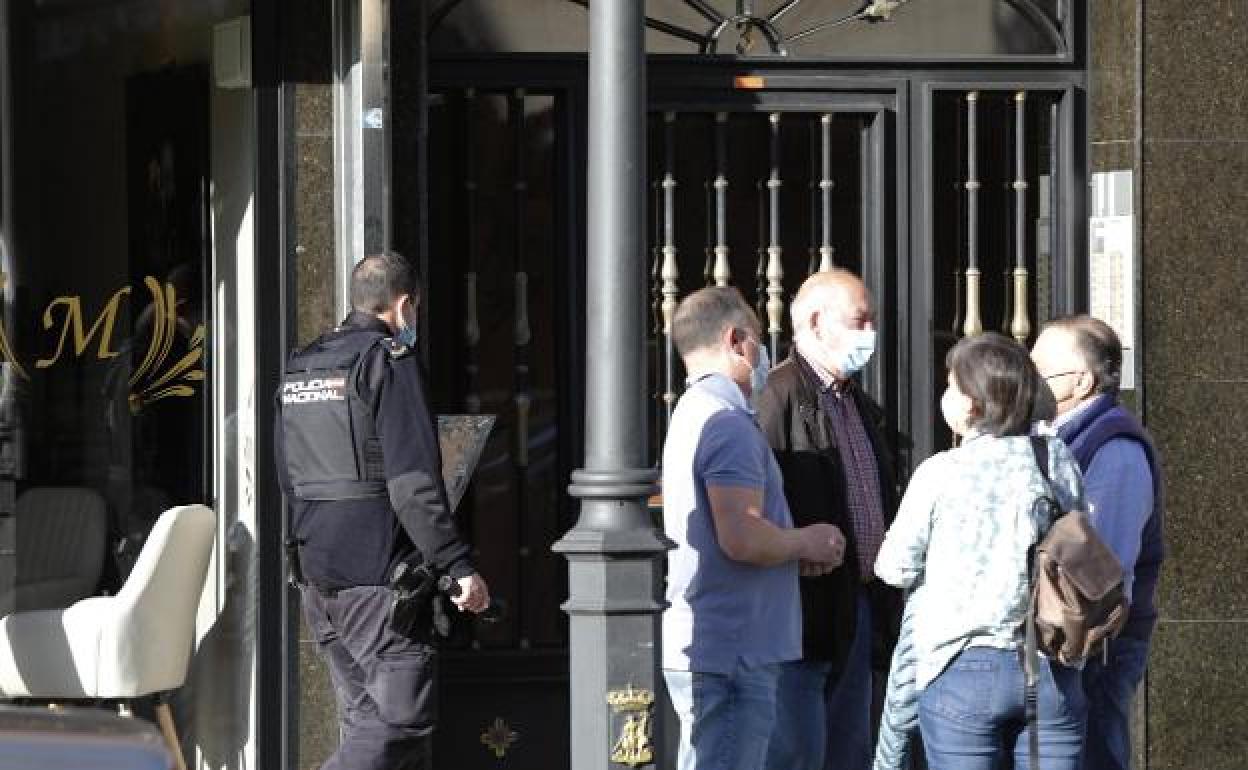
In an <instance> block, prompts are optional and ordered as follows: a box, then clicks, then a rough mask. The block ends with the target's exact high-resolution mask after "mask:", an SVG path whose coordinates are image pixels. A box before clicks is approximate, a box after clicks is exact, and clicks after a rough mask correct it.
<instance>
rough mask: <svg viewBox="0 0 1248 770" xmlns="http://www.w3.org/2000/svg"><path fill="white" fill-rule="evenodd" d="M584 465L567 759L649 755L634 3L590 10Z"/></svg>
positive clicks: (571, 571)
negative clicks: (569, 752) (568, 752)
mask: <svg viewBox="0 0 1248 770" xmlns="http://www.w3.org/2000/svg"><path fill="white" fill-rule="evenodd" d="M589 24H590V46H589V179H588V203H587V210H588V219H589V222H588V227H589V231H588V240H587V243H588V253H587V256H586V259H587V266H586V307H587V312H586V351H587V366H586V377H585V466H584V467H583V468H582V469H580V470H578V471H575V472H573V474H572V484H571V486H570V487H569V489H568V491H569V493H570V494H571V495H572V496H573V497H576V498H579V499H580V501H581V506H580V517H579V519H578V520H577V523H576V526H575V527H573V528H572V529H571V530H569V531H568V532H567V533H566V534H565V535H564V537H563V538H562V539H561V540H560V541H559V542H558V543H556V544H555V546H554V550H555V551H556V552H558V553H561V554H563V555H564V556H565V557H566V558H567V560H568V588H569V598H568V601H567V602H566V603H565V604H564V605H563V609H564V611H565V612H567V613H568V615H569V616H570V646H571V652H570V655H571V659H570V688H571V725H570V726H569V727H570V734H571V750H572V756H571V760H572V762H571V766H572V767H574V768H577V770H593V769H595V768H603V769H604V770H605V768H610V767H614V766H619V765H624V766H632V767H650V766H653V765H654V764H655V762H656V761H657V759H658V757H657V749H656V748H655V747H656V744H657V743H658V736H657V735H656V733H655V729H654V728H655V727H656V725H657V719H656V710H657V706H658V704H657V696H658V689H659V687H660V685H659V682H658V679H659V668H658V655H659V646H658V645H659V622H660V615H661V613H662V610H663V606H664V605H663V602H662V600H661V585H660V583H661V576H662V572H661V561H660V559H661V557H662V555H663V554H664V552H665V551H666V550H667V548H668V547H670V542H669V541H667V539H666V538H664V537H663V536H662V534H661V533H660V532H658V531H657V530H656V529H655V527H654V524H653V522H652V521H651V519H650V516H649V513H648V511H647V508H646V499H647V498H648V497H649V496H650V495H651V494H653V493H654V491H655V481H656V479H657V472H656V471H655V469H654V468H652V467H648V462H647V432H646V431H647V421H646V401H645V394H646V360H645V355H644V340H645V333H646V332H645V329H646V327H645V323H646V319H645V302H644V298H645V297H646V283H645V281H646V265H645V261H644V257H645V252H646V244H645V242H644V241H643V238H644V234H645V210H644V208H643V207H644V203H645V175H646V162H645V134H644V130H645V120H646V102H645V49H644V27H643V15H642V3H639V2H637V0H595V2H594V3H592V4H591V5H590V21H589Z"/></svg>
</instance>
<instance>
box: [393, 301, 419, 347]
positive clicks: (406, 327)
mask: <svg viewBox="0 0 1248 770" xmlns="http://www.w3.org/2000/svg"><path fill="white" fill-rule="evenodd" d="M408 307H410V308H412V313H413V314H415V312H416V306H415V305H413V304H412V303H411V301H410V300H408V299H404V301H403V303H402V304H401V305H400V306H399V324H400V325H399V331H398V332H397V333H395V335H394V341H395V342H397V343H399V344H400V345H402V346H404V347H406V348H410V349H412V350H415V349H416V339H417V335H416V323H415V322H409V321H408V320H407V313H405V312H404V311H405V310H406V309H407V308H408Z"/></svg>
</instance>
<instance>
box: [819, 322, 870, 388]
mask: <svg viewBox="0 0 1248 770" xmlns="http://www.w3.org/2000/svg"><path fill="white" fill-rule="evenodd" d="M844 335H845V342H846V348H845V349H844V350H842V351H840V352H839V353H835V354H832V360H831V361H830V362H829V363H830V364H831V365H832V366H833V367H834V368H835V369H836V370H837V371H839V372H840V373H841V374H842V375H843V376H845V377H852V376H853V375H855V374H857V373H858V372H860V371H862V368H863V367H864V366H866V365H867V362H868V361H870V360H871V356H872V354H874V353H875V329H845V330H844ZM829 352H830V351H829Z"/></svg>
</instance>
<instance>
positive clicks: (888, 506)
mask: <svg viewBox="0 0 1248 770" xmlns="http://www.w3.org/2000/svg"><path fill="white" fill-rule="evenodd" d="M792 314H793V336H794V343H795V348H796V350H795V352H794V353H793V354H792V355H791V356H789V357H788V358H787V359H786V360H785V361H784V362H782V363H781V364H780V365H779V366H777V367H776V368H775V369H773V370H772V372H771V376H770V377H769V378H768V380H767V386H766V388H764V390H763V393H762V396H761V398H760V399H759V401H758V412H759V415H758V416H759V424H760V425H761V426H762V428H763V431H764V433H766V435H767V440H768V443H770V444H771V448H772V450H773V451H774V452H775V455H776V459H777V461H778V462H779V464H780V470H781V473H782V475H783V476H784V491H785V495H786V497H787V498H788V501H789V508H790V510H791V512H792V514H793V521H794V524H795V525H797V526H801V525H804V524H810V523H814V522H827V523H830V524H832V525H835V526H836V527H838V528H839V529H840V530H842V531H843V532H844V534H845V539H846V542H847V546H846V552H845V562H844V564H843V565H842V566H841V567H840V568H839V569H837V570H834V571H832V572H831V573H829V574H827V575H820V576H804V577H802V579H801V580H800V592H801V599H802V627H803V634H802V659H801V660H799V661H796V662H793V663H787V664H785V665H784V666H783V667H782V669H783V670H782V672H781V675H780V685H779V689H778V692H777V698H776V701H777V714H776V725H777V729H776V732H775V733H774V734H773V736H772V742H771V747H770V749H769V751H768V757H767V767H768V768H774V769H775V770H781V769H783V770H795V769H796V770H823V769H824V768H846V769H847V770H863V769H864V768H866V767H868V766H869V765H870V762H871V752H872V748H873V744H874V741H873V738H872V729H871V724H872V718H871V717H872V712H873V709H875V708H876V707H877V704H876V703H875V702H873V701H875V700H876V698H875V697H873V696H876V695H877V693H879V692H880V691H881V689H882V688H881V687H880V684H881V683H882V682H883V674H884V672H886V671H887V667H888V663H889V656H890V654H891V648H892V645H893V644H894V643H895V641H896V636H897V627H898V624H899V622H900V617H901V605H902V599H901V594H900V593H899V592H898V591H897V590H896V589H893V588H891V587H889V586H886V585H884V584H883V583H881V582H880V581H879V580H878V579H877V578H876V577H875V574H874V571H873V568H874V564H875V557H876V554H877V552H878V551H879V548H880V544H881V543H882V541H883V538H884V533H885V531H886V530H887V529H888V525H889V524H890V523H891V521H892V518H893V514H894V512H895V511H896V505H897V497H898V490H897V481H896V476H895V474H894V471H893V460H892V449H891V448H890V446H889V443H888V440H887V438H886V437H887V436H889V435H890V432H889V431H888V429H887V428H886V425H885V419H884V412H883V410H882V409H881V408H880V407H879V405H878V404H876V403H875V402H874V401H873V400H872V399H871V397H870V396H868V395H867V394H866V393H865V392H864V391H863V390H862V388H860V387H859V386H858V384H857V383H856V382H855V381H854V379H853V378H854V375H855V374H857V373H858V372H859V371H860V370H861V369H862V368H863V367H864V366H865V365H866V364H867V362H868V360H869V359H870V358H871V355H872V354H873V352H874V350H875V336H876V335H875V310H874V308H873V306H872V303H871V296H870V294H869V293H868V291H867V287H866V286H865V285H864V284H863V282H862V281H861V279H859V278H858V276H856V275H854V274H853V273H851V272H849V271H847V270H840V269H837V270H832V271H828V272H822V273H817V274H815V275H813V276H811V277H810V278H809V279H807V280H806V282H805V283H804V284H803V285H802V287H801V289H800V290H799V291H798V294H797V297H796V298H795V299H794V301H793V308H792Z"/></svg>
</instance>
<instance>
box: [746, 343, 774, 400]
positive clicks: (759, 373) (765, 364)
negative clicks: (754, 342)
mask: <svg viewBox="0 0 1248 770" xmlns="http://www.w3.org/2000/svg"><path fill="white" fill-rule="evenodd" d="M769 374H771V356H770V355H769V354H768V353H767V346H766V345H759V346H758V362H757V363H755V364H754V368H753V369H751V370H750V392H751V393H753V394H754V398H758V395H759V394H760V393H762V392H763V388H764V387H765V386H766V385H767V375H769Z"/></svg>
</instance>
